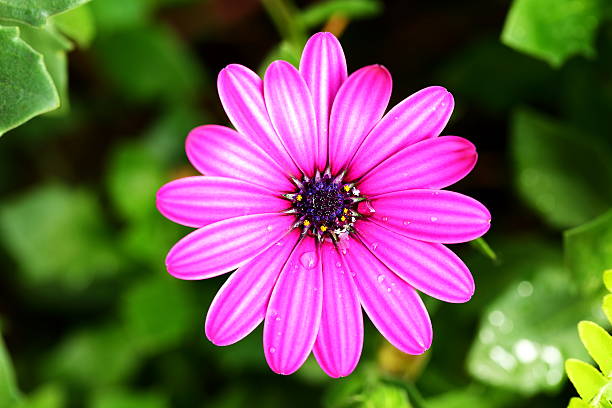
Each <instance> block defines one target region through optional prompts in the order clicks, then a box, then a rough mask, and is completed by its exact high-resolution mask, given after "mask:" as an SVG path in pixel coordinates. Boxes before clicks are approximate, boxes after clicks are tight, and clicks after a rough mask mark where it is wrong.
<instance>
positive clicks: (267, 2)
mask: <svg viewBox="0 0 612 408" xmlns="http://www.w3.org/2000/svg"><path fill="white" fill-rule="evenodd" d="M261 2H262V4H263V6H264V8H265V9H266V11H267V12H268V15H269V16H270V19H271V20H272V22H273V23H274V26H275V27H276V30H277V31H278V33H279V34H280V35H281V37H282V38H283V39H284V40H285V41H287V42H288V43H290V44H291V45H293V46H294V47H296V49H298V50H300V49H302V47H303V46H304V43H305V41H306V34H305V32H304V27H302V24H301V23H300V22H299V19H297V18H296V11H297V9H296V7H295V5H294V4H293V2H292V1H291V0H261Z"/></svg>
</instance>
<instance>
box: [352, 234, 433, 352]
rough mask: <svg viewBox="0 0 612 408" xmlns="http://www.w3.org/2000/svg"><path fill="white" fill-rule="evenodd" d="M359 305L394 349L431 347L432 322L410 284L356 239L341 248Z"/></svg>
mask: <svg viewBox="0 0 612 408" xmlns="http://www.w3.org/2000/svg"><path fill="white" fill-rule="evenodd" d="M344 252H346V254H344V259H345V260H346V263H347V264H348V266H349V268H350V270H351V274H353V279H354V281H355V284H356V286H357V292H358V293H359V298H360V301H361V305H362V306H363V308H364V309H365V311H366V313H367V314H368V316H370V319H371V320H372V323H374V326H376V328H377V329H378V330H379V331H380V333H381V334H382V335H383V336H385V338H386V339H387V340H389V342H390V343H391V344H393V345H394V346H395V347H396V348H398V349H399V350H401V351H403V352H404V353H408V354H422V353H423V352H424V351H425V350H427V349H428V348H429V347H430V346H431V341H432V337H433V333H432V328H431V321H430V320H429V315H428V314H427V310H426V309H425V305H423V301H422V300H421V298H420V297H419V295H418V294H417V292H416V290H414V288H413V287H411V286H410V285H408V284H407V283H406V282H404V281H403V280H401V279H400V278H399V277H398V276H397V275H395V274H394V273H393V272H391V271H390V270H389V268H387V267H386V266H385V265H384V264H383V263H382V262H381V261H380V260H378V259H377V258H376V257H375V256H374V255H372V253H371V252H370V251H369V250H368V249H367V248H366V247H365V246H364V245H363V244H362V243H361V242H360V241H359V240H357V239H355V240H352V241H350V245H349V247H348V248H346V249H345V251H343V253H344Z"/></svg>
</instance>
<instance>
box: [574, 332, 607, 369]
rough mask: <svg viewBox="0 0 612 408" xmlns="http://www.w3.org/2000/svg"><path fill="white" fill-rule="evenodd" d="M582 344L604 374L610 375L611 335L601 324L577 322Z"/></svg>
mask: <svg viewBox="0 0 612 408" xmlns="http://www.w3.org/2000/svg"><path fill="white" fill-rule="evenodd" d="M578 334H579V335H580V340H582V344H584V347H586V349H587V351H588V352H589V354H590V355H591V357H592V358H593V360H594V361H595V362H596V363H597V365H599V369H600V370H601V372H602V373H603V374H604V375H605V376H612V336H610V335H609V334H608V332H607V331H605V330H604V329H603V328H601V326H599V325H598V324H596V323H593V322H589V321H582V322H580V323H579V324H578Z"/></svg>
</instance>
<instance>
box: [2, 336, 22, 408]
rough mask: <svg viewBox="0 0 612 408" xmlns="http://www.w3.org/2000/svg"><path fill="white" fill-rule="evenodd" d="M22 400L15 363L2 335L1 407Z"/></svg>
mask: <svg viewBox="0 0 612 408" xmlns="http://www.w3.org/2000/svg"><path fill="white" fill-rule="evenodd" d="M20 400H21V395H20V392H19V390H18V389H17V383H16V381H15V373H14V371H13V365H12V363H11V359H10V357H9V354H8V352H7V351H6V347H5V346H4V341H3V340H2V337H0V407H8V406H11V405H12V404H15V403H17V402H19V401H20Z"/></svg>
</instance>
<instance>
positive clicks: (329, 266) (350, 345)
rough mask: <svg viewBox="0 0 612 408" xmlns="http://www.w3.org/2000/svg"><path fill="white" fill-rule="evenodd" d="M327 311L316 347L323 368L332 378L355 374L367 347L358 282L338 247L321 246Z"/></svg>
mask: <svg viewBox="0 0 612 408" xmlns="http://www.w3.org/2000/svg"><path fill="white" fill-rule="evenodd" d="M321 262H322V264H323V311H322V313H321V326H320V327H319V334H318V335H317V341H316V343H315V346H314V350H313V352H314V355H315V357H316V359H317V361H318V362H319V365H320V366H321V368H322V369H323V371H325V373H327V375H329V376H330V377H334V378H337V377H345V376H347V375H349V374H350V373H352V372H353V370H354V369H355V367H356V366H357V363H358V362H359V357H360V356H361V348H362V346H363V317H362V315H361V306H360V305H359V298H358V297H357V290H356V288H355V283H354V282H353V279H352V276H351V274H350V273H349V270H348V269H347V268H346V265H344V261H343V259H342V257H341V256H340V254H339V253H338V251H336V248H335V247H334V245H332V244H331V243H324V244H323V245H322V246H321Z"/></svg>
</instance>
